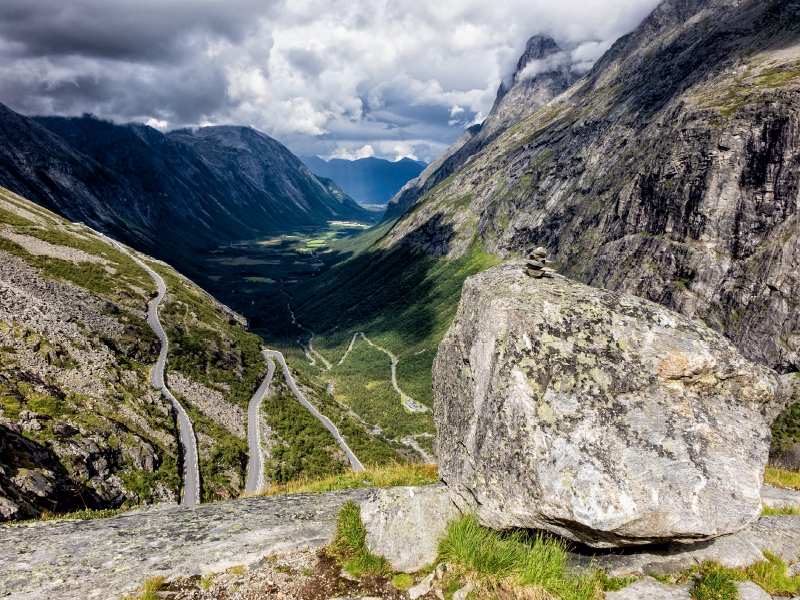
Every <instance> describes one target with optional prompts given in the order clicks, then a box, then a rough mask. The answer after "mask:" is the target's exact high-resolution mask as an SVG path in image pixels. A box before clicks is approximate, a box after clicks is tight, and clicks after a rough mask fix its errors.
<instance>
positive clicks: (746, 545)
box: [571, 515, 800, 577]
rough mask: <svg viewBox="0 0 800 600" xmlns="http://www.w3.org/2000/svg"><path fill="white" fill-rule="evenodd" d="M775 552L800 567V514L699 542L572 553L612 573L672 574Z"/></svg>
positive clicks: (736, 564)
mask: <svg viewBox="0 0 800 600" xmlns="http://www.w3.org/2000/svg"><path fill="white" fill-rule="evenodd" d="M763 551H766V552H771V553H772V554H774V555H775V556H778V557H780V558H781V560H783V561H784V562H785V563H787V564H788V565H789V573H790V574H795V573H797V572H798V571H800V516H786V515H779V516H772V517H762V518H761V519H759V520H758V522H757V523H755V524H754V525H752V526H751V527H748V528H747V529H745V530H744V531H740V532H739V533H735V534H733V535H727V536H724V537H719V538H716V539H714V540H711V541H709V542H700V543H697V544H691V545H687V544H669V545H666V546H660V547H650V548H641V549H637V550H636V551H628V552H622V553H608V554H599V555H596V556H593V555H591V553H587V554H583V555H577V554H573V555H572V558H571V560H572V562H573V564H575V565H576V566H580V567H583V568H587V569H595V568H597V567H600V568H602V569H604V570H605V571H606V573H608V575H609V576H611V577H627V576H628V575H672V574H675V573H679V572H681V571H684V570H686V569H689V568H691V567H692V566H694V565H698V564H701V563H703V562H704V561H707V560H711V561H714V562H718V563H720V564H721V565H723V566H726V567H730V568H732V569H735V568H740V567H748V566H750V565H753V564H756V563H759V562H762V561H764V560H765V558H764V555H763Z"/></svg>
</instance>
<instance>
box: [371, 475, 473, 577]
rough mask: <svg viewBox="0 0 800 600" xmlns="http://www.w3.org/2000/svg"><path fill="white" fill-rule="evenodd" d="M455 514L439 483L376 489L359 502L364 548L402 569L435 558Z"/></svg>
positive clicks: (405, 570)
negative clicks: (364, 529)
mask: <svg viewBox="0 0 800 600" xmlns="http://www.w3.org/2000/svg"><path fill="white" fill-rule="evenodd" d="M458 514H459V512H458V509H457V508H456V506H455V504H453V501H452V500H451V499H450V495H449V493H448V490H447V488H445V486H443V485H430V486H419V487H397V488H385V489H377V490H373V491H372V492H371V493H370V494H369V496H368V497H367V498H366V500H364V501H362V502H361V520H362V522H363V523H364V527H365V528H366V530H367V535H366V541H367V548H369V551H370V552H372V553H373V554H376V555H378V556H383V557H385V558H386V559H387V560H388V561H389V564H390V565H391V566H392V569H393V570H395V571H400V572H403V573H415V572H417V571H419V570H420V569H421V568H422V567H424V566H426V565H429V564H431V563H432V562H434V561H435V560H436V557H437V555H438V548H439V541H440V540H441V539H442V537H444V533H445V528H446V526H447V522H448V521H450V520H451V519H454V518H455V517H457V516H458Z"/></svg>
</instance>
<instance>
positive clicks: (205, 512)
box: [0, 490, 366, 600]
mask: <svg viewBox="0 0 800 600" xmlns="http://www.w3.org/2000/svg"><path fill="white" fill-rule="evenodd" d="M365 496H366V491H365V490H356V491H350V492H331V493H328V494H299V495H293V496H281V497H270V496H260V497H253V498H246V499H242V500H236V501H231V502H216V503H212V504H202V505H198V506H196V507H193V508H184V507H177V506H161V507H156V508H147V509H140V510H135V511H131V512H128V513H124V514H122V515H119V516H117V517H113V518H111V519H102V520H96V521H61V522H55V521H50V522H38V523H29V524H18V525H2V526H0V548H4V549H5V550H4V551H3V552H0V597H8V598H13V599H15V600H22V599H25V600H34V599H37V600H38V599H42V600H46V599H51V598H87V599H89V598H103V599H105V598H119V597H121V596H123V595H125V594H128V593H133V592H135V591H136V590H138V589H140V588H141V585H142V583H143V582H144V581H145V579H146V578H149V577H154V576H157V575H164V576H165V577H167V578H168V579H172V578H178V577H184V576H189V575H195V574H206V573H215V572H216V573H218V572H221V571H224V570H226V569H228V568H230V567H234V566H239V565H255V564H257V563H258V561H260V560H262V559H264V558H266V557H269V556H276V555H279V554H288V553H293V552H301V551H306V550H314V549H317V548H320V547H322V546H325V545H327V544H329V543H330V542H332V541H333V537H334V534H335V531H336V520H337V517H338V515H339V511H340V510H341V508H342V506H344V504H345V503H346V502H347V501H349V500H353V501H360V500H361V499H363V498H364V497H365Z"/></svg>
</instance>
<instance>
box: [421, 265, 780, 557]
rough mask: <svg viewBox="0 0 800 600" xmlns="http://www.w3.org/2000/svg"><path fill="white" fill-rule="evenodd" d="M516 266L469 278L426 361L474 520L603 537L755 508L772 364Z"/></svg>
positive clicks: (615, 299) (774, 398) (665, 529)
mask: <svg viewBox="0 0 800 600" xmlns="http://www.w3.org/2000/svg"><path fill="white" fill-rule="evenodd" d="M524 266H525V263H524V262H521V261H511V262H508V263H505V264H504V265H501V266H499V267H495V268H493V269H490V270H488V271H486V272H484V273H482V274H480V275H476V276H473V277H470V278H469V279H467V281H466V283H465V284H464V289H463V292H462V300H461V304H460V306H459V309H458V313H457V315H456V318H455V320H454V322H453V325H452V326H451V328H450V330H449V332H448V333H447V335H446V336H445V338H444V340H443V341H442V343H441V345H440V347H439V352H438V354H437V356H436V360H435V362H434V367H433V386H434V396H435V408H434V414H435V420H436V426H437V430H438V437H437V440H438V443H437V452H438V459H439V474H440V476H441V478H442V479H443V480H444V481H445V482H446V483H447V484H448V485H449V486H450V487H451V488H452V489H454V490H455V491H456V492H457V493H458V494H459V495H460V496H461V497H462V498H463V499H464V501H465V503H466V504H467V505H469V504H471V505H472V508H473V509H474V510H475V511H476V513H477V515H478V518H479V520H480V522H481V523H482V524H484V525H487V526H490V527H494V528H508V527H530V528H537V529H546V530H549V531H552V532H554V533H557V534H560V535H563V536H565V537H567V538H569V539H572V540H576V541H580V542H583V543H586V544H589V545H592V546H596V547H613V546H624V545H635V544H646V543H653V542H665V541H670V540H677V541H686V542H689V541H697V540H703V539H709V538H713V537H716V536H720V535H723V534H726V533H731V532H735V531H739V530H741V529H743V528H744V527H746V526H747V525H749V524H751V523H753V522H754V521H755V520H756V519H757V518H758V516H759V513H760V507H761V496H760V488H761V482H762V477H763V471H764V466H765V463H766V461H767V456H768V450H769V444H770V439H771V438H770V432H769V426H768V424H767V423H769V422H771V421H772V419H774V417H775V416H776V414H777V413H778V412H779V411H780V410H781V409H782V407H783V405H784V401H785V397H786V394H787V392H786V389H785V388H784V386H783V383H782V380H781V378H780V377H779V376H778V375H777V374H775V373H774V372H773V371H770V370H769V369H766V368H764V367H762V366H759V365H756V364H753V363H751V362H749V361H747V360H746V359H744V358H743V357H742V356H741V355H740V354H739V352H738V351H737V350H736V349H735V348H734V346H733V345H732V344H731V343H730V342H728V341H727V340H726V339H724V338H723V337H722V336H720V335H718V334H717V333H715V332H714V331H712V330H711V329H709V328H708V327H706V326H704V325H702V324H699V323H697V322H694V321H691V320H689V319H687V318H686V317H683V316H681V315H679V314H677V313H674V312H672V311H670V310H667V309H665V308H664V307H662V306H659V305H657V304H654V303H651V302H648V301H646V300H642V299H639V298H635V297H632V296H626V295H622V294H617V293H613V292H606V291H600V290H597V289H594V288H590V287H588V286H585V285H582V284H579V283H575V282H572V281H570V280H567V279H565V278H563V277H560V276H559V277H556V278H553V279H546V278H542V279H533V278H530V277H528V276H527V275H525V273H524Z"/></svg>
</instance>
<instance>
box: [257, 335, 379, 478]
mask: <svg viewBox="0 0 800 600" xmlns="http://www.w3.org/2000/svg"><path fill="white" fill-rule="evenodd" d="M264 356H265V357H267V356H271V357H272V358H274V359H275V360H277V361H278V363H280V365H281V369H282V370H283V376H284V378H285V379H286V382H287V383H288V384H289V388H290V389H291V390H292V393H293V394H294V397H295V398H297V401H298V402H299V403H300V404H302V405H303V406H305V407H306V409H307V410H308V412H310V413H311V414H312V415H314V417H316V418H317V420H318V421H319V422H320V423H322V424H323V425H324V426H325V429H327V430H328V431H330V432H331V435H332V436H333V437H334V439H335V440H336V443H337V444H339V447H340V448H341V449H342V451H343V452H344V453H345V456H347V460H349V461H350V466H351V467H353V471H363V470H364V465H362V464H361V461H360V460H358V458H356V455H355V454H353V451H352V450H350V447H349V446H348V445H347V442H345V441H344V439H342V436H341V435H339V430H338V429H336V425H334V424H333V423H332V422H331V420H330V419H329V418H328V417H326V416H325V415H323V414H322V413H320V412H319V411H318V410H317V409H316V407H315V406H314V405H313V404H311V403H310V402H309V401H308V400H306V399H305V396H303V394H301V393H300V390H298V389H297V386H296V385H295V383H294V379H292V374H291V373H290V372H289V367H288V366H287V365H286V361H285V360H284V358H283V354H281V353H280V352H278V351H277V350H264Z"/></svg>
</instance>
